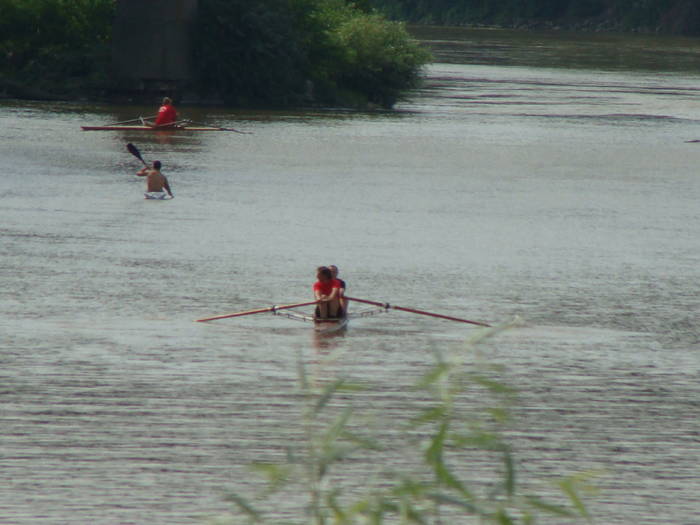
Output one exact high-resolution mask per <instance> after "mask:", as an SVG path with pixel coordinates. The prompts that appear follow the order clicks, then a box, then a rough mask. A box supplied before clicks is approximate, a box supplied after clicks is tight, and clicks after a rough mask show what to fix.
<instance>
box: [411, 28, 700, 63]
mask: <svg viewBox="0 0 700 525" xmlns="http://www.w3.org/2000/svg"><path fill="white" fill-rule="evenodd" d="M410 31H411V34H412V35H414V36H415V37H416V38H418V39H419V40H421V41H422V42H424V43H425V44H426V45H427V46H428V47H429V48H430V49H431V51H432V52H433V53H434V55H435V58H436V61H439V62H445V63H454V64H485V65H494V64H496V65H501V66H526V67H545V68H547V67H554V68H564V69H587V70H609V71H651V72H659V71H664V72H687V73H696V72H697V71H699V70H700V40H698V39H697V38H687V37H675V36H661V35H648V34H640V35H629V34H615V33H576V32H565V31H550V32H544V31H521V30H503V29H465V28H459V27H453V28H444V27H431V26H412V27H410Z"/></svg>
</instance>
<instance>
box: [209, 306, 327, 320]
mask: <svg viewBox="0 0 700 525" xmlns="http://www.w3.org/2000/svg"><path fill="white" fill-rule="evenodd" d="M317 302H318V301H309V302H307V303H294V304H283V305H280V306H268V307H267V308H258V309H256V310H247V311H245V312H236V313H233V314H223V315H215V316H214V317H205V318H204V319H197V320H196V321H197V322H198V323H205V322H207V321H216V320H217V319H228V318H229V317H241V316H243V315H252V314H261V313H264V312H275V311H277V310H286V309H287V308H297V307H300V306H309V305H312V304H316V303H317Z"/></svg>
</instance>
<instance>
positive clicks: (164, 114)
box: [156, 97, 177, 126]
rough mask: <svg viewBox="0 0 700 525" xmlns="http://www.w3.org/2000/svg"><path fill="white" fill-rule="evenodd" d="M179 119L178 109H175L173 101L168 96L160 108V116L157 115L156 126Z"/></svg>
mask: <svg viewBox="0 0 700 525" xmlns="http://www.w3.org/2000/svg"><path fill="white" fill-rule="evenodd" d="M175 121H177V111H175V106H173V101H172V100H170V99H169V98H168V97H165V98H164V99H163V105H162V106H161V107H160V109H159V110H158V116H157V117H156V126H166V125H168V124H172V123H173V122H175Z"/></svg>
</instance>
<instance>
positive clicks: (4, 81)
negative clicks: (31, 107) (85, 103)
mask: <svg viewBox="0 0 700 525" xmlns="http://www.w3.org/2000/svg"><path fill="white" fill-rule="evenodd" d="M113 15H114V3H113V2H112V1H111V0H0V96H2V95H4V96H10V97H22V98H44V99H45V98H66V97H72V95H75V94H77V93H81V94H86V93H88V92H90V91H91V90H93V89H95V88H98V87H101V86H104V85H105V84H106V82H107V75H108V71H109V60H110V43H111V35H112V20H113Z"/></svg>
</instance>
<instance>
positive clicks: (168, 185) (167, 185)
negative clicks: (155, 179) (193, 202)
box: [163, 175, 175, 199]
mask: <svg viewBox="0 0 700 525" xmlns="http://www.w3.org/2000/svg"><path fill="white" fill-rule="evenodd" d="M163 187H164V188H165V191H167V192H168V195H170V196H171V197H172V198H173V199H174V198H175V195H173V192H172V191H170V184H168V178H167V177H166V176H165V175H163Z"/></svg>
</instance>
